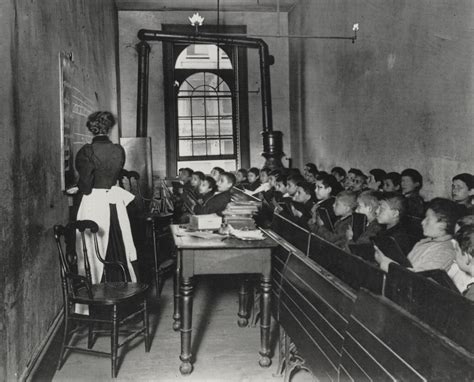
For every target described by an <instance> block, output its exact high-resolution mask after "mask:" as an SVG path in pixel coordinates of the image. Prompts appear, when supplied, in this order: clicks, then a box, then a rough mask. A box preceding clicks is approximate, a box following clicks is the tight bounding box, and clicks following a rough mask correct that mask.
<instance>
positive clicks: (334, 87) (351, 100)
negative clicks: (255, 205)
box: [289, 0, 474, 199]
mask: <svg viewBox="0 0 474 382" xmlns="http://www.w3.org/2000/svg"><path fill="white" fill-rule="evenodd" d="M473 15H474V3H473V2H472V1H470V0H456V1H451V0H419V1H406V0H403V1H398V0H397V1H378V0H336V1H334V0H320V1H311V0H300V1H299V2H297V4H296V6H295V7H294V8H293V10H292V11H291V12H290V13H289V33H290V34H292V35H346V36H351V35H352V25H353V23H356V22H358V23H359V24H360V31H359V34H358V36H359V38H358V40H357V41H356V43H355V44H352V43H351V42H350V41H339V40H315V39H291V40H290V46H289V52H290V55H289V60H290V98H291V125H292V127H293V128H294V130H292V133H293V136H292V143H293V145H292V155H293V156H294V157H295V158H297V159H298V160H297V163H298V164H299V166H301V165H302V164H303V163H304V162H306V161H314V162H316V163H317V165H318V166H319V167H321V168H322V169H325V170H330V169H331V168H332V167H333V166H335V165H339V166H342V167H344V168H346V169H348V168H350V167H358V168H361V169H362V170H363V171H368V170H370V169H371V168H374V167H380V168H384V169H385V170H391V171H401V170H402V169H404V168H407V167H413V168H416V169H418V170H419V171H420V172H421V173H422V174H423V176H424V179H425V186H424V189H423V190H422V194H424V195H425V197H426V198H427V199H431V198H432V197H435V196H448V195H450V186H451V178H452V177H453V176H454V175H456V174H458V173H460V172H472V171H473V168H474V149H473V147H474V146H473V142H474V128H473V127H474V126H473V121H474V87H473V79H474V45H473V43H472V41H473V33H472V31H473V30H474V17H473ZM299 148H301V150H300V149H299Z"/></svg>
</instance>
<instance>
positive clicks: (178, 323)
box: [173, 251, 181, 331]
mask: <svg viewBox="0 0 474 382" xmlns="http://www.w3.org/2000/svg"><path fill="white" fill-rule="evenodd" d="M180 264H181V252H180V251H179V252H178V253H177V258H176V269H175V271H174V275H173V295H174V313H173V320H174V322H173V330H174V331H178V330H179V329H180V328H181V314H180V312H179V300H180V294H179V278H180V273H181V269H180V268H181V265H180Z"/></svg>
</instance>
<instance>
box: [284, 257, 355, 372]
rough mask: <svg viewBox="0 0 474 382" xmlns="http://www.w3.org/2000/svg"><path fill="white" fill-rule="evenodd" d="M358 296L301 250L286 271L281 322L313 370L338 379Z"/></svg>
mask: <svg viewBox="0 0 474 382" xmlns="http://www.w3.org/2000/svg"><path fill="white" fill-rule="evenodd" d="M354 299H355V295H354V294H353V293H352V292H351V291H350V289H349V288H345V287H344V285H343V283H341V282H339V280H335V278H334V277H332V276H331V275H330V274H328V273H327V272H325V271H324V270H323V269H322V268H320V267H318V266H317V265H316V264H314V262H312V261H311V260H310V259H308V258H307V257H304V256H301V255H300V254H299V253H294V254H292V255H291V256H290V257H289V258H288V260H287V265H286V267H285V269H284V273H283V281H282V284H281V292H280V308H279V322H280V325H281V326H282V327H283V329H284V330H285V332H286V333H287V334H288V336H289V337H290V338H291V340H292V341H293V342H294V344H295V345H296V348H297V349H298V354H300V355H301V356H302V357H303V358H304V359H305V360H306V362H305V366H307V367H308V368H309V369H310V370H311V371H312V373H313V374H314V375H315V376H316V377H317V378H319V379H322V380H327V379H328V375H329V376H330V377H331V379H337V370H338V365H339V362H340V357H341V349H342V344H343V339H344V333H345V330H346V326H347V323H348V319H349V315H350V313H351V310H352V306H353V303H354Z"/></svg>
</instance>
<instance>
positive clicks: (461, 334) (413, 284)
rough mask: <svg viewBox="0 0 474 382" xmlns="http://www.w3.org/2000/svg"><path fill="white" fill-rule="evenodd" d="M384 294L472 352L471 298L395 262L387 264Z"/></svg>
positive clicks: (473, 307) (473, 319) (473, 316)
mask: <svg viewBox="0 0 474 382" xmlns="http://www.w3.org/2000/svg"><path fill="white" fill-rule="evenodd" d="M385 296H386V297H387V298H388V299H390V300H392V301H394V302H395V303H396V304H398V305H399V306H400V307H402V308H403V309H405V310H406V311H408V312H409V313H411V314H413V315H414V316H416V317H417V318H419V319H420V320H421V321H423V322H425V323H427V324H428V325H430V326H431V327H433V328H434V329H436V330H438V331H439V332H440V333H442V334H443V335H445V336H446V337H448V338H449V339H451V340H452V341H454V342H456V343H458V344H459V345H461V346H463V347H464V348H465V349H467V350H468V351H470V352H471V353H474V335H473V333H474V302H473V301H471V300H468V299H467V298H465V297H463V296H462V295H460V294H459V293H455V292H453V291H451V290H449V289H447V288H444V287H442V286H441V285H439V284H437V283H435V282H434V281H432V280H430V279H428V278H426V277H423V276H421V275H418V274H416V273H415V272H412V271H410V270H408V269H406V268H403V267H401V266H399V265H397V264H394V263H392V264H390V267H389V272H388V274H387V280H386V286H385Z"/></svg>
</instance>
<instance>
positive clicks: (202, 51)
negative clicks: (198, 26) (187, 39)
mask: <svg viewBox="0 0 474 382" xmlns="http://www.w3.org/2000/svg"><path fill="white" fill-rule="evenodd" d="M218 58H219V64H218V63H217V61H218ZM218 66H219V68H220V69H232V63H231V61H230V59H229V56H227V54H226V53H225V52H224V50H223V49H221V48H218V47H217V45H210V44H209V45H207V44H196V45H189V46H188V47H187V48H186V49H184V50H183V51H182V52H181V53H180V55H179V56H178V59H177V60H176V65H175V68H176V69H197V68H202V69H217V67H218Z"/></svg>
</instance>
